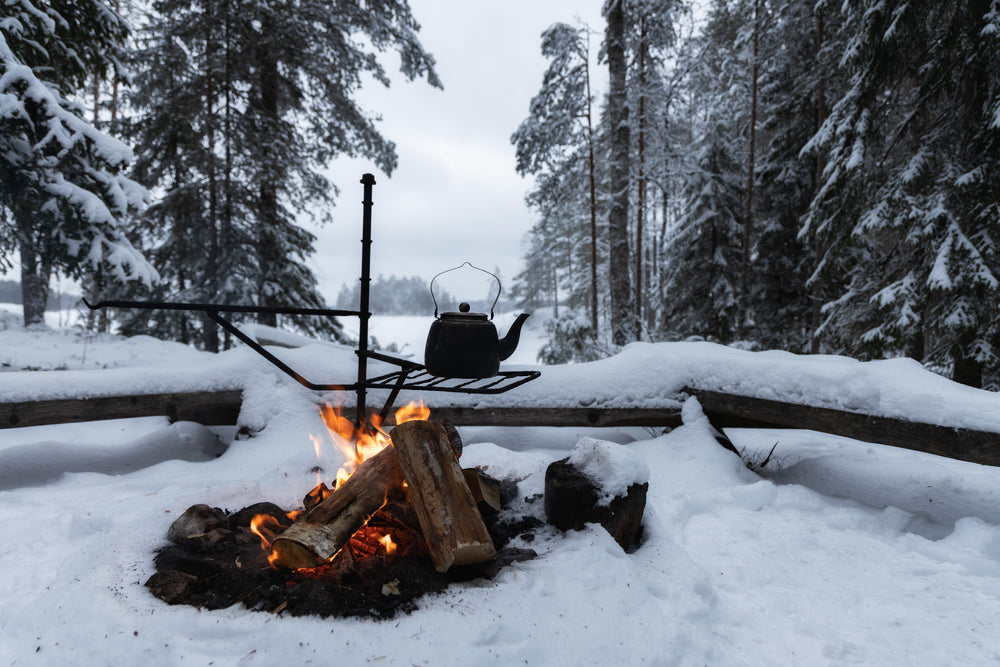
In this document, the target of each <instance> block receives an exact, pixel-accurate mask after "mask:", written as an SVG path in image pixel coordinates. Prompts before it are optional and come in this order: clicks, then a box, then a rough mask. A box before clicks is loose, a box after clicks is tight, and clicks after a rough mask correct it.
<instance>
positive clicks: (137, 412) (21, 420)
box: [0, 389, 243, 429]
mask: <svg viewBox="0 0 1000 667" xmlns="http://www.w3.org/2000/svg"><path fill="white" fill-rule="evenodd" d="M242 403H243V392H242V391H240V390H238V389H227V390H222V391H201V392H191V393H169V394H138V395H133V396H89V397H85V398H60V399H44V400H38V401H19V402H16V403H0V429H2V428H15V427H22V426H43V425H46V424H72V423H79V422H90V421H101V420H104V419H128V418H131V417H159V416H165V417H169V418H170V419H171V421H177V420H181V421H195V422H199V423H201V424H205V425H206V426H227V425H231V424H235V423H236V420H237V418H238V417H239V414H240V406H241V405H242Z"/></svg>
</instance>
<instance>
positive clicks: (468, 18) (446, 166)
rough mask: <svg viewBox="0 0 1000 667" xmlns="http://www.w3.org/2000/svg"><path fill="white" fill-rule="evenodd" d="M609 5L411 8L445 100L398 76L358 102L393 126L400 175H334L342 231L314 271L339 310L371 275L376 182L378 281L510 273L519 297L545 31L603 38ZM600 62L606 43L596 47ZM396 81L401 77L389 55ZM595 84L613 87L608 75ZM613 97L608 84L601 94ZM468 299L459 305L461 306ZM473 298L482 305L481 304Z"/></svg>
mask: <svg viewBox="0 0 1000 667" xmlns="http://www.w3.org/2000/svg"><path fill="white" fill-rule="evenodd" d="M601 5H602V0H576V1H575V2H574V1H572V0H506V1H505V2H481V1H473V2H454V1H453V0H410V7H411V9H412V11H413V15H414V17H415V18H416V19H417V21H418V22H419V23H420V24H421V31H420V33H419V36H420V40H421V42H422V43H423V45H424V48H425V49H426V50H427V51H429V52H430V53H432V54H433V55H434V57H435V58H436V59H437V72H438V74H439V75H440V77H441V80H442V82H443V84H444V90H439V89H436V88H431V87H430V86H429V85H427V83H426V82H425V81H423V80H420V81H414V82H412V83H411V82H406V81H405V79H404V78H403V77H401V76H395V77H394V81H393V85H392V86H391V87H390V88H388V89H384V88H382V87H381V86H379V85H377V84H372V85H369V86H368V87H367V88H366V89H365V90H363V91H362V92H361V94H360V95H359V100H360V101H361V102H362V104H363V105H364V106H365V108H366V109H367V110H368V111H370V112H373V113H378V114H380V115H381V116H382V122H381V123H380V124H379V128H380V130H381V132H382V134H383V135H384V136H385V137H386V138H388V139H390V140H391V141H394V142H395V143H396V150H397V154H398V157H399V164H398V167H397V168H396V170H395V171H394V172H393V174H392V176H391V177H386V175H385V174H383V173H382V172H380V171H379V170H378V169H376V168H375V166H374V165H373V164H372V163H371V162H370V161H368V160H351V159H340V160H338V161H337V162H336V163H335V164H334V165H333V166H332V168H331V170H330V174H331V176H332V179H333V181H334V182H335V183H336V184H337V186H338V187H339V188H340V198H339V200H338V203H337V207H336V209H335V211H334V218H335V222H334V223H333V224H332V225H328V226H326V227H324V228H321V229H318V230H317V229H315V228H312V227H311V229H313V231H315V232H316V233H317V235H318V236H319V240H318V242H317V244H316V249H317V252H316V254H315V256H314V257H313V259H312V261H311V262H310V264H311V268H312V269H313V271H314V272H315V273H316V276H317V277H318V278H319V280H320V289H321V291H322V293H323V294H324V295H325V296H326V297H327V300H328V301H331V302H332V301H333V300H334V299H336V296H337V292H338V291H339V289H340V286H341V285H342V284H343V283H351V284H353V283H355V282H356V281H357V280H358V278H359V276H360V271H361V259H360V258H361V244H360V238H361V193H362V186H361V185H360V183H359V181H360V178H361V174H363V173H365V172H371V173H374V174H375V180H376V185H375V189H374V195H373V200H374V202H375V206H374V209H373V223H372V236H373V241H374V243H373V245H372V275H373V277H377V276H378V275H379V274H382V275H386V276H389V275H397V276H411V275H416V276H420V277H422V278H424V279H426V280H430V279H431V277H432V276H433V275H434V274H435V273H437V272H439V271H443V270H445V269H448V268H451V267H453V266H457V265H459V264H461V263H462V262H464V261H469V262H472V263H473V264H475V265H477V266H481V267H483V268H484V269H487V270H491V271H492V270H493V268H494V267H499V268H500V271H501V273H502V277H503V279H504V292H505V295H507V294H508V290H509V289H510V286H511V281H512V279H513V277H514V275H515V274H516V273H517V272H518V271H519V270H520V257H521V250H522V239H523V237H524V234H525V232H526V231H527V230H528V229H529V228H530V226H531V223H532V213H531V211H529V210H528V209H527V208H526V207H525V205H524V195H525V193H526V192H527V190H528V189H529V188H530V185H531V182H530V179H529V180H526V179H522V178H521V177H520V176H518V175H517V173H515V171H514V148H513V146H512V145H511V143H510V135H511V134H512V133H513V132H514V130H515V129H516V128H517V126H518V124H519V123H520V122H521V121H522V120H523V119H524V118H525V117H526V116H527V113H528V104H529V102H530V100H531V98H532V97H533V96H534V95H535V93H536V92H537V91H538V88H539V86H540V84H541V78H542V73H543V71H544V69H545V66H546V61H545V59H544V58H542V56H541V52H540V44H541V42H540V36H541V33H542V31H543V30H545V29H546V28H547V27H548V26H550V25H551V24H553V23H556V22H560V21H562V22H566V23H572V22H573V21H574V20H575V18H577V17H578V18H580V19H582V20H583V21H585V22H587V23H588V24H589V25H590V27H591V28H592V29H594V30H597V31H598V32H600V31H602V19H601ZM592 39H593V42H592V46H593V50H594V51H595V52H596V50H597V47H598V46H599V44H600V40H601V34H597V35H595V36H594V37H593V38H592ZM385 62H386V63H387V64H388V65H389V67H388V69H392V70H396V69H398V66H397V63H398V59H396V57H395V56H394V55H389V56H388V57H387V58H386V59H385ZM605 69H606V68H603V67H602V68H601V69H600V70H598V71H597V72H596V74H597V76H598V77H600V78H601V79H604V78H606V73H605V71H604V70H605ZM601 87H603V84H602V85H601ZM456 296H460V295H456ZM478 297H479V295H478V294H475V295H472V297H471V298H478Z"/></svg>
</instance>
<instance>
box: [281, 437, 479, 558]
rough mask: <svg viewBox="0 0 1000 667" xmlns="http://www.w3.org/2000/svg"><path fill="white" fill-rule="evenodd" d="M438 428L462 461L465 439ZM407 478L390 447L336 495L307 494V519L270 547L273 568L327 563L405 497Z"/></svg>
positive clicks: (450, 451) (323, 490) (320, 489)
mask: <svg viewBox="0 0 1000 667" xmlns="http://www.w3.org/2000/svg"><path fill="white" fill-rule="evenodd" d="M406 423H410V422H406ZM397 428H398V427H397ZM439 428H444V432H445V433H446V437H445V444H446V446H447V447H448V449H447V452H448V454H449V458H450V459H451V460H452V461H456V462H457V460H458V456H459V455H460V454H461V452H462V439H461V437H460V436H459V435H458V432H457V431H456V430H455V429H454V427H450V428H447V427H439ZM456 465H457V463H456ZM403 479H404V478H403V471H402V470H401V469H400V465H399V459H398V458H397V454H396V451H395V450H394V449H393V448H392V447H386V448H385V449H383V450H382V451H380V452H378V453H377V454H375V455H374V456H372V457H371V458H368V459H366V460H365V461H364V462H363V463H361V464H360V465H359V466H358V469H357V470H355V471H354V473H353V474H352V475H351V476H350V477H349V478H347V480H346V481H345V482H344V483H343V484H341V485H340V486H339V487H337V489H336V490H335V491H330V490H329V489H327V488H326V487H325V485H321V487H317V488H316V489H314V490H313V491H311V492H310V493H309V495H308V496H306V507H307V512H306V513H305V515H304V516H303V517H301V518H299V519H298V520H297V521H296V522H295V523H294V524H292V526H291V527H290V528H288V529H287V530H285V532H283V533H282V534H281V535H279V536H278V537H277V538H276V539H275V540H274V542H273V544H272V545H271V556H270V558H269V560H270V562H271V564H272V565H275V566H277V567H284V568H288V569H293V570H297V569H301V568H315V567H318V566H320V565H321V564H323V563H325V562H327V561H328V560H329V559H330V558H332V557H333V556H334V555H335V554H336V553H337V551H339V550H340V549H341V547H343V546H344V545H345V544H347V543H348V541H349V540H350V539H351V535H352V534H353V533H354V532H355V531H356V530H357V529H358V528H360V527H361V525H362V524H364V522H365V521H366V520H367V519H368V518H369V517H370V516H372V515H373V514H374V513H375V512H376V511H377V510H378V509H379V508H380V507H382V505H384V504H385V502H386V501H387V500H388V499H391V498H394V497H401V496H403V495H404V493H405V492H404V491H403ZM324 496H325V497H324Z"/></svg>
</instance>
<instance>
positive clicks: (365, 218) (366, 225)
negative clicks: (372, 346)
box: [354, 174, 375, 429]
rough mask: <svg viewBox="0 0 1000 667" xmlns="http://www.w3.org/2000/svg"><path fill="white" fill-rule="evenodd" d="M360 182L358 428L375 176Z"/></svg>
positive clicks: (363, 416) (363, 420) (363, 417)
mask: <svg viewBox="0 0 1000 667" xmlns="http://www.w3.org/2000/svg"><path fill="white" fill-rule="evenodd" d="M361 183H362V184H363V185H364V186H365V195H364V199H363V200H362V201H361V203H362V205H363V208H362V210H363V213H362V222H361V307H360V308H359V312H360V315H361V326H360V327H359V331H358V400H357V416H356V417H355V420H354V421H355V424H356V425H357V427H358V428H359V429H360V428H361V427H362V426H364V425H366V424H367V422H368V415H367V408H366V406H365V401H366V398H367V394H368V389H367V388H366V387H365V382H366V381H367V380H368V318H369V317H371V316H372V314H371V313H370V312H368V311H369V301H368V297H369V293H368V291H369V289H370V287H371V281H372V277H371V272H372V267H371V254H372V186H373V185H375V176H374V175H373V174H365V175H364V176H362V177H361Z"/></svg>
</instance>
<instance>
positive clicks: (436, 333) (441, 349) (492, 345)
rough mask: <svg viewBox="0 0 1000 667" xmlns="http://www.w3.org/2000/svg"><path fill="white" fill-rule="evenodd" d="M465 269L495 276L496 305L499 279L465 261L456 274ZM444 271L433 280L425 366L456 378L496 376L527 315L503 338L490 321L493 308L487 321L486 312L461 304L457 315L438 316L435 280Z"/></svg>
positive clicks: (517, 337)
mask: <svg viewBox="0 0 1000 667" xmlns="http://www.w3.org/2000/svg"><path fill="white" fill-rule="evenodd" d="M464 266H470V267H472V268H473V269H477V270H479V271H483V273H486V274H489V275H491V276H493V279H494V280H496V281H497V285H498V289H497V296H496V299H494V300H493V306H496V304H497V301H498V300H499V299H500V290H501V289H502V286H501V284H500V279H499V278H497V277H496V276H495V275H493V274H492V273H490V272H489V271H485V270H483V269H480V268H479V267H476V266H473V265H472V264H469V262H465V263H464V264H462V265H461V266H456V267H455V268H454V269H448V271H454V270H456V269H460V268H462V267H464ZM448 271H442V272H441V273H439V274H437V275H436V276H434V278H433V279H432V280H431V285H430V288H431V298H432V299H433V300H434V318H435V319H434V322H433V323H431V329H430V331H429V332H428V333H427V345H426V346H425V347H424V366H425V367H426V368H427V372H428V373H430V374H431V375H437V376H439V377H454V378H485V377H491V376H493V375H496V373H497V371H498V370H500V362H501V361H502V360H504V359H506V358H508V357H509V356H510V355H512V354H513V353H514V350H515V349H517V343H518V340H519V339H520V337H521V326H522V325H523V324H524V321H525V320H526V319H528V314H527V313H521V314H520V315H518V316H517V319H516V320H515V321H514V324H512V325H511V327H510V330H509V331H508V332H507V335H506V336H504V337H503V338H502V339H501V338H500V337H499V336H498V334H497V328H496V327H495V326H494V325H493V322H491V321H490V320H492V319H493V308H492V307H491V308H490V314H489V317H488V318H487V316H486V314H485V313H472V312H469V310H470V307H469V304H467V303H462V304H460V305H459V307H458V310H459V312H457V313H441V315H440V316H438V305H437V297H436V296H435V294H434V281H435V280H437V279H438V277H439V276H441V275H443V274H445V273H448Z"/></svg>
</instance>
